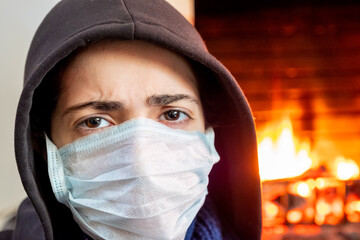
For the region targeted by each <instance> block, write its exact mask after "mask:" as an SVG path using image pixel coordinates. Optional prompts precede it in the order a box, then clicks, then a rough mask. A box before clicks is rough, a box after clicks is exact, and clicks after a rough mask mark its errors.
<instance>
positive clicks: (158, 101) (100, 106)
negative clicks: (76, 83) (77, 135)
mask: <svg viewBox="0 0 360 240" xmlns="http://www.w3.org/2000/svg"><path fill="white" fill-rule="evenodd" d="M180 100H189V101H191V102H194V103H196V104H197V105H199V101H198V100H197V99H195V98H193V97H191V96H189V95H186V94H174V95H170V94H161V95H156V94H154V95H152V96H150V97H148V98H147V99H146V102H147V104H149V105H155V106H166V105H168V104H170V103H174V102H177V101H180ZM85 108H92V109H96V110H100V111H105V112H111V111H116V110H120V109H124V108H125V107H124V104H123V103H121V102H116V101H110V102H103V101H91V102H85V103H80V104H77V105H74V106H71V107H69V108H67V109H66V110H65V112H64V114H63V116H65V115H67V114H69V113H71V112H74V111H78V110H81V109H85Z"/></svg>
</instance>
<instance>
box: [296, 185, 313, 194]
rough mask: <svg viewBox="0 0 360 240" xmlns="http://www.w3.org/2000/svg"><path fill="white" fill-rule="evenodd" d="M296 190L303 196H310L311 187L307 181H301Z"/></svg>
mask: <svg viewBox="0 0 360 240" xmlns="http://www.w3.org/2000/svg"><path fill="white" fill-rule="evenodd" d="M296 190H297V192H298V194H299V195H300V196H302V197H308V196H310V187H309V185H308V184H307V183H305V182H300V183H299V184H298V185H297V187H296Z"/></svg>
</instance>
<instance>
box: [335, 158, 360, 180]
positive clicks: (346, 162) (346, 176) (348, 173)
mask: <svg viewBox="0 0 360 240" xmlns="http://www.w3.org/2000/svg"><path fill="white" fill-rule="evenodd" d="M335 166H336V176H337V178H338V179H340V180H350V179H356V178H358V177H359V166H358V165H357V164H356V162H355V161H354V160H351V159H345V158H344V157H337V158H336V159H335Z"/></svg>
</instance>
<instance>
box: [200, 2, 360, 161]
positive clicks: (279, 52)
mask: <svg viewBox="0 0 360 240" xmlns="http://www.w3.org/2000/svg"><path fill="white" fill-rule="evenodd" d="M359 20H360V5H355V4H350V5H332V6H317V7H304V6H303V7H287V8H272V9H271V8H267V9H261V10H256V9H252V10H249V11H242V12H241V13H239V14H234V13H232V14H228V15H212V16H211V15H208V16H206V15H204V14H197V15H196V27H197V28H198V30H199V32H200V33H201V34H202V36H203V37H204V39H205V41H206V43H207V46H208V48H209V50H210V52H211V53H213V55H215V56H216V57H217V58H218V59H220V61H222V62H223V63H224V64H225V65H226V66H227V67H228V68H229V70H230V71H231V72H232V73H233V75H234V76H235V77H236V79H237V80H238V82H239V83H240V85H241V87H242V88H243V90H244V92H245V94H246V96H247V97H248V100H249V102H250V104H251V107H252V109H253V111H254V115H255V117H256V123H257V127H258V129H261V128H262V127H263V126H264V125H265V124H266V123H267V122H269V121H277V120H280V119H281V118H282V117H284V116H290V118H291V120H292V121H293V124H294V131H295V135H297V136H298V137H300V138H310V139H311V141H312V145H313V146H312V147H313V149H315V150H317V151H319V152H321V159H320V160H323V161H327V160H332V159H334V158H335V157H336V156H337V155H339V154H342V155H345V156H346V157H349V158H353V159H355V160H357V161H358V162H359V163H360V21H359Z"/></svg>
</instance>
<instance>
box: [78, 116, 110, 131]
mask: <svg viewBox="0 0 360 240" xmlns="http://www.w3.org/2000/svg"><path fill="white" fill-rule="evenodd" d="M111 125H112V124H111V123H110V122H109V121H107V120H105V119H104V118H102V117H90V118H87V119H85V120H84V121H82V122H81V123H80V124H79V125H78V127H79V128H86V129H98V128H104V127H109V126H111Z"/></svg>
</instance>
